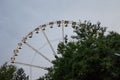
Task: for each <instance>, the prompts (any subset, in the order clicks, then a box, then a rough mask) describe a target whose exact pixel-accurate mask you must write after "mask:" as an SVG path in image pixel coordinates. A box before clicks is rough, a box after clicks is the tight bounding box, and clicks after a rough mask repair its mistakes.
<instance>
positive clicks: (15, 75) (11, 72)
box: [0, 62, 29, 80]
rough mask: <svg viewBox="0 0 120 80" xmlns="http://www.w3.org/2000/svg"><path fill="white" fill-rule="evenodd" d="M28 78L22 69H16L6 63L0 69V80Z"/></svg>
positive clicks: (22, 79)
mask: <svg viewBox="0 0 120 80" xmlns="http://www.w3.org/2000/svg"><path fill="white" fill-rule="evenodd" d="M28 78H29V77H28V76H26V74H25V73H24V70H23V69H22V68H19V69H17V67H16V66H14V65H9V64H7V62H6V63H4V64H3V65H2V66H1V67H0V80H28Z"/></svg>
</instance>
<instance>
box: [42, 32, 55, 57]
mask: <svg viewBox="0 0 120 80" xmlns="http://www.w3.org/2000/svg"><path fill="white" fill-rule="evenodd" d="M42 33H43V35H44V36H45V38H46V40H47V42H48V44H49V46H50V48H51V50H52V52H53V55H54V56H56V52H55V50H54V48H53V46H52V44H51V43H50V41H49V39H48V37H47V35H46V33H45V32H44V31H43V30H42Z"/></svg>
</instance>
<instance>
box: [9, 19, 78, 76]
mask: <svg viewBox="0 0 120 80" xmlns="http://www.w3.org/2000/svg"><path fill="white" fill-rule="evenodd" d="M79 24H80V22H75V21H68V20H58V21H51V22H48V23H46V24H42V25H39V26H38V27H36V28H35V29H34V30H32V31H30V32H29V33H28V34H27V35H25V36H24V37H23V39H22V40H21V41H20V42H19V43H18V45H17V47H16V48H15V49H14V50H13V53H14V54H13V56H12V57H11V63H14V64H18V65H21V66H28V67H30V77H31V76H32V74H34V73H36V72H37V71H38V69H39V71H38V72H40V73H41V74H45V73H46V72H47V69H48V68H49V67H51V66H53V65H52V61H53V60H55V56H58V57H60V55H59V54H58V53H57V47H58V44H59V43H60V42H63V43H65V38H66V37H67V39H68V41H73V40H74V39H73V38H72V36H75V35H76V34H75V33H74V31H75V28H76V26H77V25H79ZM34 68H37V71H36V72H34V70H33V69H34ZM32 70H33V71H32ZM44 71H45V72H44ZM32 72H33V73H32ZM39 76H40V75H39ZM39 76H38V77H39ZM31 78H32V77H31Z"/></svg>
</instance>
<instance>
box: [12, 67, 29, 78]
mask: <svg viewBox="0 0 120 80" xmlns="http://www.w3.org/2000/svg"><path fill="white" fill-rule="evenodd" d="M13 80H29V76H26V74H25V72H24V70H23V68H19V69H18V70H17V71H16V72H15V74H14V77H13Z"/></svg>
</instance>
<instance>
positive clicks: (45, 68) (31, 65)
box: [15, 62, 48, 70]
mask: <svg viewBox="0 0 120 80" xmlns="http://www.w3.org/2000/svg"><path fill="white" fill-rule="evenodd" d="M15 64H20V65H24V66H30V67H36V68H40V69H43V70H47V69H48V68H47V67H41V66H37V65H33V64H27V63H22V62H15Z"/></svg>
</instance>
